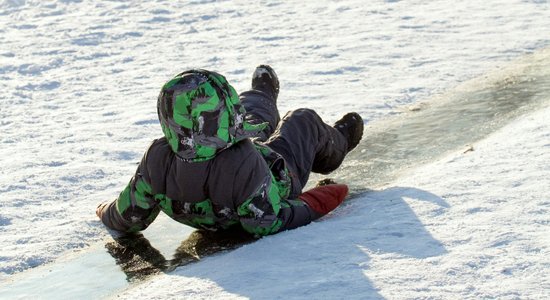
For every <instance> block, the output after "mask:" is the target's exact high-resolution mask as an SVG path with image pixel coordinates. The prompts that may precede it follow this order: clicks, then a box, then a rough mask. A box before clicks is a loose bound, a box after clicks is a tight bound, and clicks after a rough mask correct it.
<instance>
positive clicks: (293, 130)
mask: <svg viewBox="0 0 550 300" xmlns="http://www.w3.org/2000/svg"><path fill="white" fill-rule="evenodd" d="M266 145H268V146H269V147H270V148H271V149H273V150H274V151H276V152H278V153H279V154H281V155H282V156H283V157H284V159H285V161H286V163H287V166H288V168H289V170H290V171H291V172H292V173H293V174H291V175H292V177H293V188H292V192H291V196H290V197H291V198H292V196H297V195H298V194H299V193H301V191H302V189H303V187H304V186H305V185H306V183H307V180H308V178H309V173H310V172H311V171H313V172H316V173H323V174H326V173H330V172H332V171H334V170H335V169H336V168H338V167H339V166H340V164H341V163H342V161H343V160H344V157H345V156H346V154H347V145H348V142H347V140H346V138H345V137H344V136H343V135H342V134H341V133H340V132H338V131H337V130H336V129H335V128H334V127H332V126H329V125H327V124H326V123H325V122H323V120H322V119H321V118H320V117H319V115H317V113H315V111H313V110H311V109H298V110H295V111H292V112H289V113H287V114H286V115H285V116H284V118H283V120H282V121H281V122H280V123H279V126H278V127H277V129H276V131H275V132H274V133H273V135H272V136H271V137H270V138H269V140H268V141H267V142H266Z"/></svg>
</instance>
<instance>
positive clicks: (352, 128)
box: [334, 112, 363, 152]
mask: <svg viewBox="0 0 550 300" xmlns="http://www.w3.org/2000/svg"><path fill="white" fill-rule="evenodd" d="M334 128H336V130H338V131H339V132H340V133H341V134H342V135H344V137H345V138H346V140H347V141H348V149H347V151H348V152H350V151H351V150H352V149H353V148H355V147H356V146H357V144H359V142H360V141H361V138H362V137H363V118H361V116H360V115H359V114H358V113H355V112H351V113H347V114H346V115H344V116H343V117H342V118H341V119H340V120H338V121H336V123H335V124H334Z"/></svg>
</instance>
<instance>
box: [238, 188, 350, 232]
mask: <svg viewBox="0 0 550 300" xmlns="http://www.w3.org/2000/svg"><path fill="white" fill-rule="evenodd" d="M271 179H272V178H271V177H266V178H265V179H264V181H263V183H262V184H261V185H260V186H259V187H258V189H257V190H256V191H255V192H254V193H253V194H252V196H251V197H249V198H248V199H247V200H246V201H245V202H244V203H243V204H241V205H240V206H239V207H238V210H237V213H238V215H239V217H240V222H241V225H242V227H243V228H244V229H245V230H246V231H248V232H250V233H253V234H255V235H259V236H263V235H268V234H274V233H277V232H280V231H284V230H289V229H294V228H297V227H300V226H304V225H307V224H309V223H311V222H312V221H314V220H316V219H318V218H320V217H322V216H324V215H325V214H327V213H328V212H330V211H332V210H333V209H335V208H336V207H337V206H338V205H339V204H340V203H342V201H343V200H344V198H345V196H346V195H347V186H345V185H334V186H323V187H317V188H314V189H312V190H309V191H307V192H305V193H303V194H301V195H299V196H298V199H296V200H288V199H281V197H280V196H279V193H278V190H277V187H276V185H275V184H273V183H272V180H271Z"/></svg>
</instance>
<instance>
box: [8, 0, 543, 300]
mask: <svg viewBox="0 0 550 300" xmlns="http://www.w3.org/2000/svg"><path fill="white" fill-rule="evenodd" d="M549 26H550V6H549V4H548V2H547V1H497V0H491V1H483V2H479V1H462V2H456V1H449V0H442V1H431V2H425V1H406V2H405V1H369V2H365V1H360V0H347V1H330V2H329V1H327V2H322V1H284V2H283V1H280V2H279V1H261V2H249V1H207V0H200V1H186V2H183V1H182V2H176V1H161V0H157V1H147V2H141V1H124V2H118V1H102V2H96V1H86V0H82V1H79V0H74V1H70V0H65V1H61V0H60V1H53V0H52V1H25V0H4V1H0V45H1V47H0V79H1V80H0V103H1V105H0V130H1V132H2V134H1V135H0V166H1V168H0V174H1V176H0V246H1V248H2V252H1V254H0V276H1V277H0V279H2V280H8V279H9V278H11V277H12V276H14V274H16V273H18V272H21V271H24V270H26V269H28V268H32V267H35V266H40V265H43V264H45V263H48V262H52V261H55V260H56V259H60V258H62V257H64V256H66V255H67V254H69V253H72V252H75V251H86V249H88V248H89V247H90V246H92V245H96V244H97V243H102V241H104V240H105V239H107V238H108V232H107V231H106V230H105V229H104V228H103V226H102V225H101V224H100V223H99V222H98V220H97V219H96V217H95V214H94V211H95V207H96V205H97V204H98V203H100V202H102V201H106V200H111V199H113V198H114V197H116V196H117V194H118V193H119V192H120V191H121V189H122V188H123V186H124V185H125V184H126V183H127V181H128V180H129V179H130V177H131V175H132V174H133V172H134V171H135V168H136V163H137V162H138V161H139V159H140V158H141V155H142V154H143V151H144V150H145V149H146V147H147V146H148V144H149V143H150V141H151V140H152V139H154V138H156V137H158V136H160V135H161V131H160V127H159V126H158V121H157V119H156V118H157V117H156V107H155V105H156V96H157V93H158V91H159V89H160V86H161V84H162V83H164V82H165V81H166V80H167V79H169V78H170V77H171V76H173V75H174V74H176V73H178V72H180V71H182V70H184V69H187V68H190V67H202V68H206V69H212V70H217V71H219V72H221V73H223V74H225V75H226V76H227V78H228V79H229V81H230V82H232V83H233V85H234V86H235V87H236V88H237V90H239V91H243V90H245V89H246V88H247V87H248V85H249V82H250V76H251V74H252V72H253V70H254V67H255V66H256V65H258V64H261V63H269V64H271V65H272V66H273V67H274V68H275V70H276V71H277V73H278V75H279V79H280V81H281V94H280V98H279V99H280V100H279V107H280V110H281V112H285V111H287V110H289V109H295V108H298V107H310V108H313V109H315V110H317V111H318V112H319V114H320V115H321V116H323V118H324V119H325V120H326V121H327V122H333V121H335V120H336V119H338V118H339V117H340V116H341V115H342V114H344V113H345V112H348V111H357V112H359V113H360V114H361V115H362V116H363V117H364V118H365V120H367V121H368V122H370V123H376V122H378V121H380V120H383V119H384V118H386V117H388V116H389V115H392V114H396V112H397V111H398V110H399V109H400V108H402V107H405V106H408V105H411V104H415V103H418V102H420V101H424V100H426V99H431V97H433V96H436V95H439V94H441V93H443V92H446V91H449V90H452V89H453V88H454V87H456V86H457V85H459V84H460V83H462V82H464V81H467V80H469V79H472V78H476V77H478V76H482V75H483V74H486V73H488V72H491V71H494V70H496V69H501V68H504V67H506V66H508V65H509V64H510V62H511V61H512V60H514V59H516V58H520V57H522V56H524V55H525V54H528V53H532V52H536V51H537V50H539V49H542V48H544V47H547V46H548V45H550V39H549V38H548V34H547V28H549ZM549 115H550V109H548V108H542V109H541V110H539V111H536V112H533V113H531V114H529V115H526V116H523V117H521V118H520V119H518V120H516V121H513V122H512V123H510V124H509V125H507V126H506V127H504V128H502V129H500V130H499V131H497V132H496V133H494V134H492V135H491V136H489V137H488V138H486V139H484V140H482V141H479V142H477V143H475V144H474V151H469V152H466V153H462V151H457V152H455V153H451V154H450V155H448V156H445V157H441V158H440V159H438V160H437V161H435V162H433V163H430V164H427V165H424V166H421V167H420V168H417V169H415V170H411V171H410V172H409V173H408V174H404V175H403V176H401V177H400V178H399V179H398V180H396V181H395V182H391V183H389V184H388V185H387V186H385V187H382V188H381V189H378V190H376V191H374V192H372V193H369V194H367V195H364V196H363V197H361V198H359V199H353V200H351V201H350V202H349V203H347V204H346V205H345V206H343V207H341V208H339V209H338V210H337V211H335V212H334V213H333V214H332V215H330V216H328V217H326V218H324V219H323V220H322V221H320V222H315V223H313V224H311V225H308V226H306V227H303V228H300V229H297V230H293V231H289V232H284V233H280V234H278V235H275V236H271V237H268V238H264V239H262V240H260V241H257V242H255V243H253V244H250V245H246V246H243V247H241V248H239V249H237V250H235V251H232V252H229V253H225V254H221V255H217V256H213V257H210V258H207V259H205V260H203V261H201V262H200V263H197V264H193V265H188V266H185V267H183V268H180V269H177V270H176V271H174V272H172V273H170V274H166V275H160V276H157V277H155V278H153V279H151V280H149V281H146V282H144V283H142V284H140V285H139V286H136V287H134V286H132V287H130V288H129V289H127V290H125V291H122V292H120V293H119V294H117V295H114V296H115V297H121V298H135V297H138V296H139V297H145V298H167V297H173V298H277V297H280V298H341V297H342V295H346V297H347V298H355V299H368V298H476V299H477V298H503V299H515V298H522V299H523V298H525V299H544V298H548V297H549V296H550V278H549V276H550V274H549V271H548V270H550V259H549V257H550V255H549V253H548V252H549V249H550V241H549V238H548V234H547V232H548V226H549V222H550V218H549V214H548V209H549V207H550V192H549V187H550V182H549V178H548V176H547V174H548V171H550V170H549V164H548V163H547V162H548V161H550V122H548V116H549ZM166 286H170V288H169V289H167V288H166Z"/></svg>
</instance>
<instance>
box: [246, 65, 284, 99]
mask: <svg viewBox="0 0 550 300" xmlns="http://www.w3.org/2000/svg"><path fill="white" fill-rule="evenodd" d="M252 89H253V90H258V91H262V92H264V93H266V94H268V95H270V96H271V97H272V98H273V100H274V101H275V103H277V97H278V96H279V78H277V74H276V73H275V71H274V70H273V68H271V67H270V66H268V65H259V66H258V67H256V70H255V71H254V74H253V75H252Z"/></svg>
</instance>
